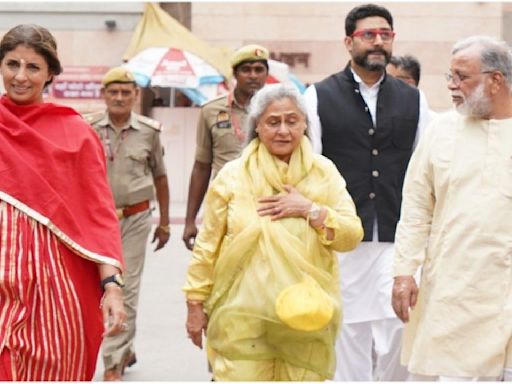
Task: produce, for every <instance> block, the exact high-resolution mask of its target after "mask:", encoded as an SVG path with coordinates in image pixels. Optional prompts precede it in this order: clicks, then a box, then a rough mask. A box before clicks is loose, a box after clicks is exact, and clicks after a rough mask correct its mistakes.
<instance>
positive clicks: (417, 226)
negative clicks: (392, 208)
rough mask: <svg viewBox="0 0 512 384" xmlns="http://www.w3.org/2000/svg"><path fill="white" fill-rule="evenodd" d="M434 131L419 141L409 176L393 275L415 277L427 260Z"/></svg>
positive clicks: (405, 189) (433, 201) (432, 190)
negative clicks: (431, 153) (431, 155)
mask: <svg viewBox="0 0 512 384" xmlns="http://www.w3.org/2000/svg"><path fill="white" fill-rule="evenodd" d="M433 131H435V128H434V127H432V126H431V127H430V128H429V130H428V132H425V134H424V135H422V137H421V139H420V140H419V144H418V147H417V148H416V150H415V151H414V153H413V155H412V157H411V161H410V162H409V167H408V168H407V173H406V175H405V181H404V189H403V199H402V210H401V217H400V222H399V223H398V226H397V231H396V237H395V260H394V268H393V275H394V276H400V275H414V274H415V272H416V271H417V269H418V267H419V266H420V265H421V264H423V261H424V260H425V251H426V246H427V240H428V237H429V235H430V228H431V224H432V216H433V212H434V205H435V189H434V184H433V173H432V164H431V161H430V151H431V149H432V148H433V147H432V146H433V145H434V144H433V143H432V141H433V137H434V136H435V135H434V134H433V133H434V132H433Z"/></svg>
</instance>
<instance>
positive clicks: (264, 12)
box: [192, 2, 510, 110]
mask: <svg viewBox="0 0 512 384" xmlns="http://www.w3.org/2000/svg"><path fill="white" fill-rule="evenodd" d="M358 4H362V3H348V2H346V3H345V2H343V3H341V2H334V3H333V2H329V3H327V2H314V3H313V2H300V3H294V2H293V3H249V2H244V3H240V2H235V3H216V2H207V3H200V2H198V3H193V4H192V31H193V32H194V33H196V34H197V35H198V36H200V37H202V38H204V39H205V40H207V41H209V42H210V43H212V44H214V45H218V46H229V47H231V48H236V47H238V46H241V45H243V44H246V43H250V42H256V43H260V44H262V45H265V46H267V47H268V48H269V49H270V50H271V51H276V52H309V53H310V60H309V67H308V68H306V67H305V66H303V65H299V66H297V67H296V68H294V71H295V73H296V74H297V75H298V76H299V78H300V79H301V80H302V81H303V82H307V83H311V82H314V81H318V80H321V79H322V78H324V77H325V76H327V75H328V74H330V73H333V72H336V71H339V70H340V69H341V68H343V66H344V65H345V63H346V62H347V61H348V59H349V56H348V54H347V52H346V50H345V47H344V45H343V37H344V36H345V32H344V19H345V15H346V14H347V13H348V11H349V10H350V9H352V8H353V7H354V6H356V5H358ZM379 4H382V5H384V6H386V7H387V8H388V9H389V10H390V12H391V13H392V14H393V18H394V23H395V30H396V32H397V37H396V40H395V44H394V53H396V54H406V53H408V54H413V55H415V56H417V57H418V59H419V60H420V62H421V63H422V72H423V78H422V81H421V88H422V89H423V90H424V91H425V93H426V95H427V98H428V100H429V103H430V104H431V106H432V107H433V108H434V109H436V110H443V109H447V108H449V107H450V99H449V97H448V93H447V91H446V84H445V80H444V76H443V73H444V72H446V70H447V68H448V66H449V58H450V47H451V46H452V44H453V43H454V42H455V41H456V40H458V39H460V38H462V37H465V36H469V35H473V34H487V35H492V36H497V37H502V20H503V18H502V13H503V10H502V8H503V4H502V3H497V2H457V3H447V2H440V3H432V2H430V3H427V2H402V3H393V2H379ZM509 8H510V6H509Z"/></svg>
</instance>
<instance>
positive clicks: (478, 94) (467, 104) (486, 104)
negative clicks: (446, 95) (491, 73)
mask: <svg viewBox="0 0 512 384" xmlns="http://www.w3.org/2000/svg"><path fill="white" fill-rule="evenodd" d="M457 95H458V96H461V97H463V99H464V102H463V103H462V104H459V105H457V106H456V107H455V109H456V110H457V112H459V113H460V114H461V115H465V116H472V117H480V118H481V117H485V116H488V115H489V114H490V112H491V99H490V98H489V96H487V95H485V94H484V83H483V82H481V83H480V84H479V85H478V87H476V89H475V90H474V91H473V93H471V94H470V95H469V96H468V97H467V98H465V97H464V96H463V95H461V94H457Z"/></svg>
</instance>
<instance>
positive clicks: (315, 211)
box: [308, 203, 322, 220]
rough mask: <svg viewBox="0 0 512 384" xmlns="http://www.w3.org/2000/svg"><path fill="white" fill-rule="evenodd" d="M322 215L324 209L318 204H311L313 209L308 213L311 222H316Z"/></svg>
mask: <svg viewBox="0 0 512 384" xmlns="http://www.w3.org/2000/svg"><path fill="white" fill-rule="evenodd" d="M320 213H322V207H321V206H319V205H318V204H317V203H313V204H311V208H309V211H308V217H309V220H316V219H318V218H319V217H320Z"/></svg>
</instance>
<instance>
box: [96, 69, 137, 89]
mask: <svg viewBox="0 0 512 384" xmlns="http://www.w3.org/2000/svg"><path fill="white" fill-rule="evenodd" d="M110 83H135V77H134V76H133V74H132V73H131V72H130V70H128V69H126V68H125V67H115V68H112V69H111V70H109V71H108V72H107V73H106V74H105V76H103V80H101V84H103V86H104V87H106V86H107V85H109V84H110Z"/></svg>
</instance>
